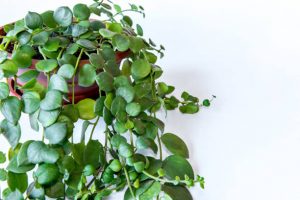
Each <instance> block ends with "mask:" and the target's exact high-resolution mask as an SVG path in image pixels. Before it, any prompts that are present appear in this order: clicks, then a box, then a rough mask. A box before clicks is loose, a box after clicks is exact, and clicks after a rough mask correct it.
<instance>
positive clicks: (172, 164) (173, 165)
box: [163, 155, 194, 180]
mask: <svg viewBox="0 0 300 200" xmlns="http://www.w3.org/2000/svg"><path fill="white" fill-rule="evenodd" d="M163 169H164V170H165V172H166V176H167V177H168V178H170V179H173V180H174V179H175V177H176V176H179V177H180V179H182V180H184V178H185V175H187V176H188V177H189V178H191V179H194V171H193V168H192V166H191V164H190V163H189V162H188V161H187V160H186V159H185V158H183V157H181V156H177V155H172V156H169V157H167V158H166V159H165V160H164V161H163Z"/></svg>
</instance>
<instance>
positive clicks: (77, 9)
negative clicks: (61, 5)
mask: <svg viewBox="0 0 300 200" xmlns="http://www.w3.org/2000/svg"><path fill="white" fill-rule="evenodd" d="M73 12H74V16H75V17H76V18H77V19H79V20H88V19H89V18H90V15H91V11H90V9H89V8H88V7H87V5H85V4H81V3H79V4H76V5H75V6H74V8H73Z"/></svg>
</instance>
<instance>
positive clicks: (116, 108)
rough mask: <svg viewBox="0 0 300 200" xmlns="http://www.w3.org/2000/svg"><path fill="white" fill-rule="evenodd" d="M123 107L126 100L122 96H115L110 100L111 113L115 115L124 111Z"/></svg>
mask: <svg viewBox="0 0 300 200" xmlns="http://www.w3.org/2000/svg"><path fill="white" fill-rule="evenodd" d="M125 107H126V101H125V100H124V99H123V98H122V97H120V96H117V97H115V98H114V100H113V101H112V104H111V113H112V114H113V115H115V116H116V115H117V113H119V112H123V111H125Z"/></svg>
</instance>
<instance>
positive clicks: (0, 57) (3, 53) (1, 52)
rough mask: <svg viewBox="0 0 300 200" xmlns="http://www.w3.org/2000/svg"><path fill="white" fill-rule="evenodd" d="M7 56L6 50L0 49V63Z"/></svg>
mask: <svg viewBox="0 0 300 200" xmlns="http://www.w3.org/2000/svg"><path fill="white" fill-rule="evenodd" d="M7 57H8V53H7V52H6V51H2V50H0V64H1V63H3V62H4V61H5V60H6V59H7Z"/></svg>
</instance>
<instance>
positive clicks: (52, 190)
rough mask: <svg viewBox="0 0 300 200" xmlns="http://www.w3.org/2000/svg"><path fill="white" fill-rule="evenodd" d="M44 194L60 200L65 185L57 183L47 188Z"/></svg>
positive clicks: (63, 193)
mask: <svg viewBox="0 0 300 200" xmlns="http://www.w3.org/2000/svg"><path fill="white" fill-rule="evenodd" d="M45 193H46V195H47V197H50V198H53V199H57V200H58V199H60V200H62V199H61V198H62V197H63V196H64V195H65V185H64V184H63V183H62V182H59V181H58V182H56V183H55V184H54V185H51V187H47V188H46V191H45Z"/></svg>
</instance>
